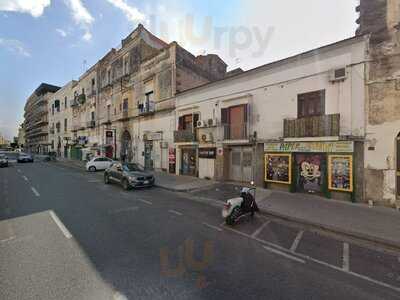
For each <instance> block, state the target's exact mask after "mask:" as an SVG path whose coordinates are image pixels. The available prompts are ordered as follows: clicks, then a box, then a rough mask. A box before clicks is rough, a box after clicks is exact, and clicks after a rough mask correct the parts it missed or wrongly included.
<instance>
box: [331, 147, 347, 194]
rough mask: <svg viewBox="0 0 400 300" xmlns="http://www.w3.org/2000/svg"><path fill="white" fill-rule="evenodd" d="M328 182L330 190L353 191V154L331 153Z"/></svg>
mask: <svg viewBox="0 0 400 300" xmlns="http://www.w3.org/2000/svg"><path fill="white" fill-rule="evenodd" d="M328 161H329V162H328V169H329V171H328V183H329V189H330V190H336V191H342V192H352V191H353V157H352V156H351V155H329V158H328Z"/></svg>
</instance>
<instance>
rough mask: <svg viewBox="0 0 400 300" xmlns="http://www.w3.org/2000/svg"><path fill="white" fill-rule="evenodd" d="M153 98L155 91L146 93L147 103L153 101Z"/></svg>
mask: <svg viewBox="0 0 400 300" xmlns="http://www.w3.org/2000/svg"><path fill="white" fill-rule="evenodd" d="M153 99H154V92H153V91H151V92H148V93H146V103H149V102H153Z"/></svg>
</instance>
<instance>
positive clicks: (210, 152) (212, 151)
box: [199, 148, 217, 159]
mask: <svg viewBox="0 0 400 300" xmlns="http://www.w3.org/2000/svg"><path fill="white" fill-rule="evenodd" d="M216 156H217V148H199V158H209V159H215V157H216Z"/></svg>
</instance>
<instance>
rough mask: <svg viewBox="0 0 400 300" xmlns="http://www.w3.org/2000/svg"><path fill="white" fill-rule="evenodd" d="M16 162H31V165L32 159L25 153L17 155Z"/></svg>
mask: <svg viewBox="0 0 400 300" xmlns="http://www.w3.org/2000/svg"><path fill="white" fill-rule="evenodd" d="M17 162H19V163H26V162H31V163H33V157H32V155H30V154H27V153H19V155H18V158H17Z"/></svg>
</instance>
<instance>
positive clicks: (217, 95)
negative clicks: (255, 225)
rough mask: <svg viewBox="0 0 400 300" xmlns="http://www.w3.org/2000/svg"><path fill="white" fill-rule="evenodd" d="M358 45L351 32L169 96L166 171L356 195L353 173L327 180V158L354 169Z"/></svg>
mask: <svg viewBox="0 0 400 300" xmlns="http://www.w3.org/2000/svg"><path fill="white" fill-rule="evenodd" d="M367 50H368V38H367V37H354V38H351V39H347V40H343V41H340V42H338V43H335V44H331V45H328V46H325V47H321V48H318V49H315V50H312V51H309V52H306V53H303V54H300V55H297V56H293V57H289V58H287V59H284V60H281V61H277V62H273V63H270V64H267V65H263V66H260V67H258V68H255V69H252V70H249V71H246V72H243V73H241V74H238V75H235V76H232V77H228V78H226V79H223V80H219V81H216V82H212V83H209V84H205V85H203V86H200V87H197V88H194V89H191V90H188V91H185V92H183V93H180V94H178V95H177V97H176V132H175V133H174V134H175V138H174V142H175V146H176V163H177V167H176V173H177V174H185V175H194V176H199V177H201V178H208V177H209V178H214V179H219V180H234V181H242V182H246V181H250V180H255V181H256V182H257V184H258V185H265V186H267V187H273V188H280V189H285V190H290V191H305V192H315V193H321V194H324V195H326V196H328V197H331V196H332V197H336V198H343V197H344V198H350V196H355V193H357V195H356V196H357V198H359V197H361V198H362V190H361V191H360V190H359V189H357V190H356V189H353V187H354V186H355V184H354V182H353V180H355V181H356V182H357V186H362V185H363V178H362V173H363V172H362V171H361V172H360V175H359V176H354V178H353V176H351V177H352V178H351V179H350V178H349V174H347V175H346V174H342V175H341V176H339V175H337V174H336V173H335V174H336V175H335V176H336V177H335V176H333V177H332V178H330V179H331V180H332V181H331V184H329V182H328V169H329V168H330V167H329V165H328V162H329V161H330V160H332V161H331V163H332V166H334V167H337V166H338V164H339V165H340V166H339V167H340V168H342V167H343V165H342V164H344V166H345V167H346V168H347V169H346V170H347V171H349V170H348V169H349V168H352V169H353V175H354V174H355V173H357V172H358V170H363V152H364V148H363V147H364V146H363V141H364V136H365V107H364V103H365V97H366V95H365V71H366V64H367V55H368V53H367ZM267 154H273V156H268V157H266V155H267ZM334 154H337V156H338V155H339V154H340V155H343V157H341V156H340V157H334ZM280 155H281V156H280ZM285 155H287V156H285ZM331 156H332V157H331ZM349 157H351V159H350V158H349ZM265 159H268V160H269V163H268V165H267V164H265V163H264V162H265ZM347 160H351V161H352V162H351V164H350V165H349V164H347V163H348V162H349V161H347ZM278 161H279V162H278ZM353 162H354V163H353ZM285 164H289V166H290V167H289V166H285ZM346 164H347V165H346ZM269 168H270V170H269ZM307 168H308V170H305V169H307ZM268 170H269V171H270V172H269V174H267V171H268ZM285 170H286V172H288V173H289V174H281V173H282V172H283V173H285V172H284V171H285ZM307 171H308V172H309V173H310V174H309V176H308V177H307V176H306V177H305V178H303V177H302V176H301V174H303V173H304V174H305V173H306V172H307ZM339 171H340V172H342V170H339ZM273 172H275V173H276V174H272V173H273ZM312 173H313V174H312ZM267 175H268V176H272V177H274V176H275V177H280V178H269V179H268V178H267V177H268V176H267ZM305 175H306V174H305ZM346 176H347V177H346ZM274 179H275V180H274ZM305 179H307V180H308V181H307V182H305V181H304V180H305ZM350 181H351V182H350ZM329 185H331V186H330V187H329ZM350 186H351V187H350ZM339 190H343V191H339ZM346 191H348V193H346ZM350 191H353V192H354V193H351V192H350ZM352 198H353V199H354V197H352Z"/></svg>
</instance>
